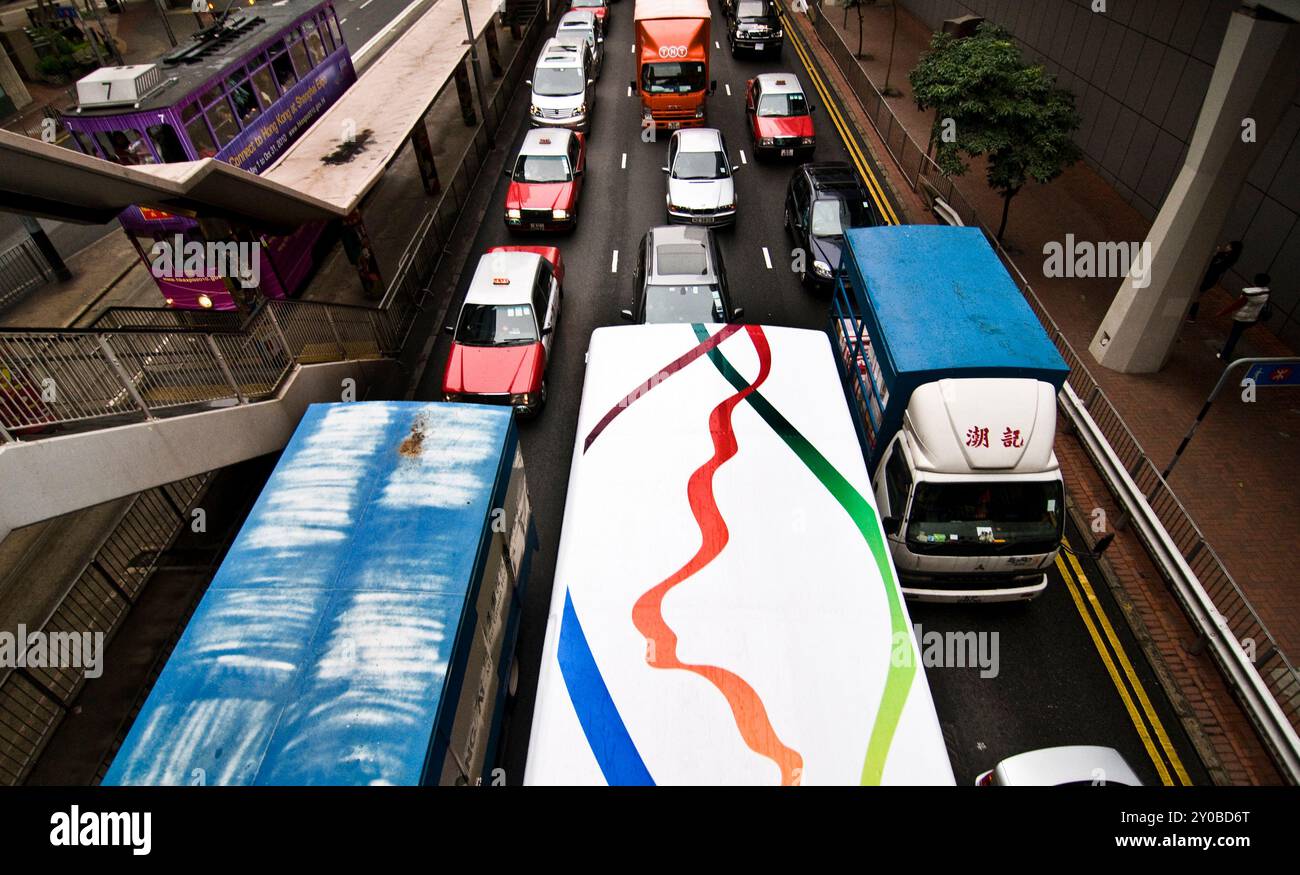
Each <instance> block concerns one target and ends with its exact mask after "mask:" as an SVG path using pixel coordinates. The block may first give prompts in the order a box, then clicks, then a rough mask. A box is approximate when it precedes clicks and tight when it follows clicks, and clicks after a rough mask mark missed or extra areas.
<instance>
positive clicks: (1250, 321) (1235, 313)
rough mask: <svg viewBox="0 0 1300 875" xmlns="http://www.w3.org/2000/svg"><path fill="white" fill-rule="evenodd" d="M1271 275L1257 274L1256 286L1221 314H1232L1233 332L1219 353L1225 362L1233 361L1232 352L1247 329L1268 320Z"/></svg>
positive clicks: (1242, 292)
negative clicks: (1267, 310) (1261, 320)
mask: <svg viewBox="0 0 1300 875" xmlns="http://www.w3.org/2000/svg"><path fill="white" fill-rule="evenodd" d="M1269 282H1270V280H1269V275H1268V274H1266V273H1257V274H1255V285H1253V286H1250V287H1249V288H1245V289H1242V290H1241V297H1240V298H1238V299H1237V300H1235V301H1233V302H1232V303H1231V304H1229V305H1228V306H1226V307H1224V308H1223V310H1221V311H1220V312H1219V315H1220V316H1226V315H1228V314H1229V313H1231V314H1232V330H1231V331H1229V332H1228V342H1227V343H1225V344H1224V345H1223V350H1222V351H1221V352H1219V353H1218V356H1219V358H1221V359H1223V360H1224V361H1229V362H1230V361H1232V351H1233V350H1234V349H1235V348H1236V346H1237V341H1238V340H1240V339H1241V335H1243V334H1244V333H1245V332H1246V329H1247V328H1249V327H1250V326H1252V325H1254V324H1255V323H1256V322H1258V321H1259V320H1260V319H1261V318H1263V319H1267V318H1268V313H1267V312H1266V309H1267V307H1268V291H1269V290H1268V285H1269Z"/></svg>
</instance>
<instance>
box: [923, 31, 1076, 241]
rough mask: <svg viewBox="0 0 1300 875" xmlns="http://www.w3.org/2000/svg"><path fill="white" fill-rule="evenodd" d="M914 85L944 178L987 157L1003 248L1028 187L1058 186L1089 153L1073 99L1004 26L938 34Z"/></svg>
mask: <svg viewBox="0 0 1300 875" xmlns="http://www.w3.org/2000/svg"><path fill="white" fill-rule="evenodd" d="M908 80H909V81H910V82H911V83H912V92H913V97H914V98H915V99H916V105H917V107H918V108H920V109H933V110H934V113H935V119H934V125H933V126H932V127H931V129H930V145H931V147H932V148H933V149H934V157H935V161H936V163H938V165H939V168H940V169H941V170H943V172H944V173H946V174H948V175H950V176H960V175H962V174H963V173H965V172H966V171H967V170H968V169H970V167H969V165H968V164H967V163H966V160H965V158H964V157H963V156H969V157H971V158H976V157H979V156H981V155H987V156H988V184H989V187H991V188H993V189H995V190H997V191H998V192H1000V193H1001V195H1002V222H1001V224H999V225H998V234H997V237H998V241H999V242H1000V241H1001V240H1002V235H1003V233H1004V232H1005V231H1006V228H1007V215H1008V212H1009V210H1010V207H1011V199H1012V198H1013V197H1015V196H1016V194H1017V193H1019V191H1020V190H1021V189H1022V188H1023V187H1024V185H1025V183H1026V182H1028V181H1029V180H1033V181H1035V182H1051V181H1052V180H1053V179H1055V178H1056V177H1058V176H1060V175H1061V172H1062V171H1064V170H1065V168H1066V167H1069V166H1070V165H1071V164H1073V163H1074V162H1075V161H1078V160H1079V158H1080V157H1081V156H1082V154H1083V153H1082V152H1081V150H1080V149H1079V147H1078V145H1077V144H1076V143H1075V142H1074V140H1073V139H1072V135H1073V134H1074V132H1075V131H1076V130H1078V128H1079V123H1080V121H1081V119H1080V117H1079V114H1078V112H1076V111H1075V108H1074V94H1073V93H1071V92H1069V91H1066V90H1065V89H1062V88H1057V87H1056V81H1055V79H1054V78H1053V77H1052V76H1051V75H1050V74H1049V73H1048V72H1047V71H1046V70H1044V69H1043V68H1042V67H1039V66H1031V65H1029V64H1026V63H1025V61H1024V59H1022V58H1021V57H1020V51H1019V49H1017V48H1016V45H1015V42H1014V41H1013V40H1012V38H1011V35H1010V34H1009V33H1008V32H1007V31H1006V30H1004V29H1003V28H1000V27H998V26H997V25H994V24H990V23H987V22H986V23H984V24H981V25H980V27H979V29H978V30H977V31H976V33H975V35H974V36H970V37H966V38H965V39H955V38H954V37H953V36H952V35H951V34H946V33H936V34H935V35H934V38H933V39H932V40H931V42H930V51H929V52H928V53H927V54H926V55H925V56H923V57H922V58H921V61H920V63H919V64H917V66H916V69H914V70H913V71H912V72H911V73H910V74H909V76H908ZM949 120H950V121H949ZM948 132H952V134H954V135H953V136H948V135H946V134H947V133H948Z"/></svg>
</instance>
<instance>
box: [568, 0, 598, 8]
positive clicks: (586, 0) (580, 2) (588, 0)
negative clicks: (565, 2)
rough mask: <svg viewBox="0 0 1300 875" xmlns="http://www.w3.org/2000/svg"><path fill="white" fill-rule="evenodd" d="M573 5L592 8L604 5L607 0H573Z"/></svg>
mask: <svg viewBox="0 0 1300 875" xmlns="http://www.w3.org/2000/svg"><path fill="white" fill-rule="evenodd" d="M573 5H574V6H577V7H579V8H590V7H592V6H604V5H605V0H573Z"/></svg>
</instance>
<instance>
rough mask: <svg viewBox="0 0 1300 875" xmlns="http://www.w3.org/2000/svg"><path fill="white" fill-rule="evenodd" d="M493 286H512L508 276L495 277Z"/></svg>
mask: <svg viewBox="0 0 1300 875" xmlns="http://www.w3.org/2000/svg"><path fill="white" fill-rule="evenodd" d="M492 285H494V286H508V285H510V277H508V276H494V277H492Z"/></svg>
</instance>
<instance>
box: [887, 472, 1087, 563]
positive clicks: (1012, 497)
mask: <svg viewBox="0 0 1300 875" xmlns="http://www.w3.org/2000/svg"><path fill="white" fill-rule="evenodd" d="M1064 509H1065V508H1064V495H1063V490H1062V487H1061V483H1060V481H1058V480H1036V481H1031V482H1027V483H1017V482H1011V481H1007V482H1000V483H930V482H926V481H922V482H920V483H918V484H917V485H916V494H915V497H914V498H913V499H912V511H911V516H910V517H909V518H908V523H907V543H908V547H909V549H911V550H912V551H913V552H917V553H945V554H954V555H961V556H978V555H1030V554H1036V553H1050V552H1051V551H1053V550H1055V549H1056V547H1057V545H1058V544H1060V542H1061V534H1062V527H1063V525H1064V523H1065V517H1064Z"/></svg>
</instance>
